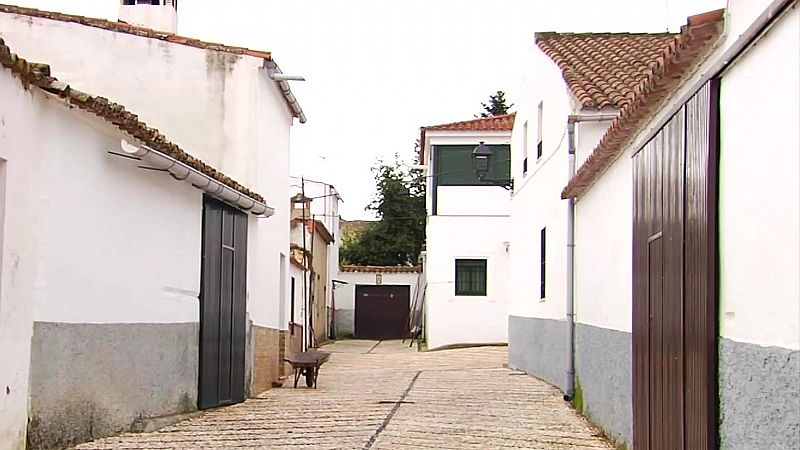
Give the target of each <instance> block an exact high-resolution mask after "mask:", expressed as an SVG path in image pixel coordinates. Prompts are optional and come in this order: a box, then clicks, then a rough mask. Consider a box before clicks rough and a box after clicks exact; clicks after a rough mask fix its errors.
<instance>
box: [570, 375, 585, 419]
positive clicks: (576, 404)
mask: <svg viewBox="0 0 800 450" xmlns="http://www.w3.org/2000/svg"><path fill="white" fill-rule="evenodd" d="M571 403H572V407H573V408H575V410H576V411H578V412H579V413H583V388H582V387H581V379H580V378H578V376H577V375H575V394H573V396H572V402H571Z"/></svg>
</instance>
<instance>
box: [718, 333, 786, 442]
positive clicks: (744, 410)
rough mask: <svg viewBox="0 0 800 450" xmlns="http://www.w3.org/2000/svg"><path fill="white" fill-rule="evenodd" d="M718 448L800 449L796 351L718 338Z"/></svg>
mask: <svg viewBox="0 0 800 450" xmlns="http://www.w3.org/2000/svg"><path fill="white" fill-rule="evenodd" d="M719 392H720V412H719V413H720V430H719V435H720V448H722V449H725V450H740V449H741V450H745V449H757V448H758V449H761V448H763V449H770V450H790V449H791V450H795V449H798V448H800V351H798V350H789V349H785V348H780V347H761V346H759V345H754V344H746V343H741V342H736V341H732V340H729V339H721V340H720V345H719Z"/></svg>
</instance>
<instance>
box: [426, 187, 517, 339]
mask: <svg viewBox="0 0 800 450" xmlns="http://www.w3.org/2000/svg"><path fill="white" fill-rule="evenodd" d="M479 189H480V188H479ZM497 189H501V188H497ZM508 235H509V218H508V217H469V216H460V217H441V216H431V217H429V218H428V228H427V240H426V252H427V260H426V263H427V266H426V267H425V274H426V277H427V282H428V287H427V291H426V295H425V315H426V316H425V318H426V341H427V344H428V348H437V347H442V346H445V345H452V344H471V343H502V342H508V319H507V317H508V286H509V283H508V270H509V267H508V253H507V248H506V243H507V240H508ZM461 258H485V259H486V260H487V262H486V270H487V274H486V296H456V295H455V260H456V259H461Z"/></svg>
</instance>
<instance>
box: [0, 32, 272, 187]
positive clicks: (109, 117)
mask: <svg viewBox="0 0 800 450" xmlns="http://www.w3.org/2000/svg"><path fill="white" fill-rule="evenodd" d="M0 65H2V66H3V67H5V68H6V69H8V70H10V71H11V72H12V73H13V74H15V75H17V77H19V79H20V81H21V82H22V84H23V85H24V86H25V87H26V88H27V87H28V86H30V85H33V86H37V87H39V88H41V89H43V90H45V91H47V92H49V93H51V94H55V95H58V96H59V97H61V98H63V99H64V100H66V102H67V104H68V105H69V106H73V107H78V108H80V109H83V110H85V111H88V112H90V113H92V114H94V115H96V116H98V117H100V118H101V119H103V120H105V121H106V122H108V123H110V124H113V125H115V126H116V127H117V128H119V129H120V130H122V131H124V132H126V133H127V134H129V135H130V136H132V137H134V138H136V139H137V140H139V141H140V142H142V143H143V144H145V145H147V146H148V147H150V148H152V149H154V150H157V151H159V152H161V153H163V154H165V155H168V156H170V157H172V158H174V159H176V160H178V161H180V162H182V163H184V164H186V165H188V166H190V167H192V168H193V169H195V170H197V171H199V172H202V173H203V174H205V175H207V176H209V177H211V178H213V179H214V180H216V181H219V182H220V183H222V184H224V185H226V186H228V187H230V188H231V189H235V190H237V191H239V192H241V193H243V194H245V195H247V196H249V197H251V198H252V199H254V200H257V201H259V202H261V203H264V198H263V197H262V196H261V195H259V194H257V193H255V192H253V191H251V190H250V189H248V188H246V187H244V186H243V185H241V184H239V183H237V182H236V181H234V180H233V179H231V178H230V177H228V176H226V175H225V174H223V173H222V172H219V171H218V170H217V169H215V168H213V167H211V166H209V165H208V164H206V163H204V162H203V161H201V160H199V159H197V158H195V157H194V156H192V155H190V154H188V153H186V152H185V151H183V150H182V149H181V148H180V147H178V146H177V145H176V144H174V143H172V142H170V141H169V140H168V139H167V138H166V136H164V135H163V134H161V133H159V131H158V130H156V129H154V128H150V127H148V126H147V124H145V123H144V122H141V121H139V118H138V117H137V116H136V114H133V113H132V112H130V111H127V110H125V107H123V106H122V105H120V104H117V103H114V102H111V101H109V100H108V99H106V98H103V97H95V96H93V95H91V94H87V93H85V92H81V91H78V90H76V89H73V88H71V87H70V86H69V85H68V84H67V83H64V82H61V81H58V80H57V79H56V78H54V77H53V76H51V74H50V66H49V65H47V64H39V63H32V62H28V61H26V60H25V59H23V58H20V57H19V56H17V55H16V54H14V53H12V52H11V49H10V48H8V46H6V45H5V42H4V40H3V39H2V38H0Z"/></svg>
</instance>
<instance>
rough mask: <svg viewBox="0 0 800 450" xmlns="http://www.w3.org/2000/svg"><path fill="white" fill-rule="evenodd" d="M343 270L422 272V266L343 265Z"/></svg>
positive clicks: (341, 269) (341, 268)
mask: <svg viewBox="0 0 800 450" xmlns="http://www.w3.org/2000/svg"><path fill="white" fill-rule="evenodd" d="M339 269H340V271H341V272H363V273H420V272H422V268H421V267H420V266H341V267H340V268H339Z"/></svg>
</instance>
